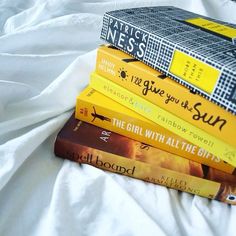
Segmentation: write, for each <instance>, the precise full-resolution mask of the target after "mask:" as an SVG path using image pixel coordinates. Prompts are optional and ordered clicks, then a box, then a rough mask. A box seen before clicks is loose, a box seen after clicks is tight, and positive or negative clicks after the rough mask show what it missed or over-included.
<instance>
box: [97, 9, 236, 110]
mask: <svg viewBox="0 0 236 236" xmlns="http://www.w3.org/2000/svg"><path fill="white" fill-rule="evenodd" d="M101 38H102V39H104V40H105V41H107V42H108V43H110V44H112V45H113V46H115V47H117V48H119V49H121V50H123V51H125V52H126V53H128V54H130V55H132V56H133V57H135V58H136V59H138V60H140V61H143V62H144V63H146V64H147V65H149V66H151V67H153V68H154V69H156V70H159V71H161V72H162V73H164V74H166V75H168V76H169V77H171V78H173V79H175V80H176V81H177V82H178V83H180V84H182V85H184V86H186V87H188V88H189V89H190V90H191V91H192V92H196V93H199V94H200V95H202V96H203V97H205V98H207V99H208V100H210V101H212V102H214V103H216V104H218V105H219V106H221V107H223V108H224V109H226V110H228V111H230V112H232V113H233V114H236V25H234V24H229V23H225V22H222V21H218V20H215V19H211V18H209V17H205V16H201V15H198V14H195V13H192V12H188V11H185V10H182V9H178V8H175V7H169V6H164V7H163V6H162V7H143V8H131V9H122V10H116V11H111V12H107V13H105V15H104V17H103V27H102V31H101Z"/></svg>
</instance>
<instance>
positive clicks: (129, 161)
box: [54, 114, 236, 204]
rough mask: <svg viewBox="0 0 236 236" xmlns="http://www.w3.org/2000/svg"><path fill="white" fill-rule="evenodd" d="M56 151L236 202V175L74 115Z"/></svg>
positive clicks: (57, 154)
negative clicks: (95, 124) (114, 131)
mask: <svg viewBox="0 0 236 236" xmlns="http://www.w3.org/2000/svg"><path fill="white" fill-rule="evenodd" d="M54 152H55V155H56V156H58V157H61V158H65V159H69V160H71V161H75V162H78V163H85V164H89V165H93V166H95V167H98V168H100V169H104V170H107V171H111V172H115V173H119V174H123V175H127V176H130V177H133V178H138V179H141V180H144V181H147V182H152V183H155V184H159V185H164V186H167V187H170V188H174V189H177V190H181V191H185V192H189V193H192V194H196V195H199V196H203V197H207V198H210V199H215V200H219V201H222V202H225V203H229V204H236V176H234V175H230V174H226V173H224V172H221V171H218V170H216V169H213V168H209V167H207V166H204V165H201V164H199V163H196V162H193V161H190V160H188V159H185V158H181V157H179V156H177V155H174V154H171V153H167V152H165V151H162V150H160V149H157V148H154V147H151V146H149V145H147V144H144V143H141V142H139V141H135V140H133V139H130V138H128V137H125V136H121V135H119V134H116V133H113V132H111V131H108V130H104V129H102V128H99V127H97V126H93V125H91V124H88V123H85V122H82V121H80V120H77V119H75V118H74V114H73V115H72V116H71V118H70V119H69V120H68V121H67V123H66V124H65V125H64V127H63V128H62V129H61V131H60V132H59V134H58V135H57V138H56V141H55V145H54Z"/></svg>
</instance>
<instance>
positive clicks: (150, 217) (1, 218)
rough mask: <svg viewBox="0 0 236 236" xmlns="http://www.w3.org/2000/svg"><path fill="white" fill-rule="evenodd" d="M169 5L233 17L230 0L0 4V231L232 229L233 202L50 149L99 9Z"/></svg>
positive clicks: (4, 234)
mask: <svg viewBox="0 0 236 236" xmlns="http://www.w3.org/2000/svg"><path fill="white" fill-rule="evenodd" d="M155 5H173V6H176V7H180V8H183V9H186V10H190V11H193V12H196V13H200V14H203V15H207V16H210V17H213V18H217V19H220V20H225V21H228V22H231V23H236V14H235V12H236V3H235V2H234V1H230V0H228V1H227V0H218V1H217V0H205V1H203V0H202V1H200V0H195V1H194V0H192V1H191V0H179V1H165V0H148V1H141V0H127V1H125V0H119V1H110V0H103V1H102V0H90V1H85V0H79V1H76V0H61V1H56V0H24V1H23V0H17V1H13V0H8V1H1V3H0V12H1V14H0V31H1V36H0V235H1V236H13V235H22V236H25V235H50V236H51V235H70V236H73V235H89V236H93V235H94V236H95V235H96V236H99V235H101V236H104V235H119V236H120V235H124V236H130V235H142V236H143V235H158V236H159V235H177V236H178V235H179V236H180V235H181V236H182V235H191V236H194V235H208V236H210V235H212V236H213V235H214V236H216V235H235V222H236V207H233V206H230V205H227V204H224V203H220V202H217V201H214V200H209V199H206V198H202V197H199V196H194V195H191V194H188V193H183V192H179V191H177V190H173V189H168V188H166V187H163V186H158V185H154V184H151V183H146V182H143V181H140V180H136V179H132V178H129V177H125V176H121V175H118V174H114V173H110V172H106V171H102V170H100V169H97V168H95V167H92V166H89V165H81V166H80V165H78V164H77V163H73V162H71V161H68V160H63V159H61V158H58V157H55V155H54V152H53V145H54V141H55V138H56V135H57V133H58V131H59V130H60V129H61V128H62V126H63V124H64V123H65V122H66V120H67V119H68V118H69V117H70V115H71V114H72V112H73V109H74V106H75V98H76V96H77V94H78V93H79V92H80V91H82V89H83V88H84V87H85V86H86V85H87V84H88V81H89V73H90V72H91V71H92V70H93V69H94V66H95V59H96V48H97V47H98V46H99V45H100V44H102V43H103V42H102V41H101V40H100V37H99V36H100V30H101V25H102V16H103V13H104V12H105V11H109V10H113V9H119V8H128V7H138V6H155Z"/></svg>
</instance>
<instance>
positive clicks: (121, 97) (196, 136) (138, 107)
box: [90, 73, 236, 167]
mask: <svg viewBox="0 0 236 236" xmlns="http://www.w3.org/2000/svg"><path fill="white" fill-rule="evenodd" d="M90 85H91V87H92V88H94V89H95V90H97V91H99V92H101V93H103V94H106V96H108V97H110V98H112V99H113V100H115V101H116V102H119V103H120V104H122V105H124V106H126V107H128V108H129V109H132V110H134V111H136V112H137V113H139V114H141V115H142V116H144V117H146V118H147V119H149V120H151V121H153V122H155V123H156V124H159V125H161V126H162V127H164V128H166V129H168V130H170V131H171V132H173V133H175V134H177V135H179V136H180V137H183V138H184V139H186V140H188V141H189V142H190V143H193V144H195V145H197V146H200V147H202V148H204V149H205V150H207V151H208V152H210V153H212V154H213V155H216V156H220V157H221V158H222V160H224V161H226V162H227V163H229V164H231V165H232V166H234V167H235V166H236V148H235V147H233V146H231V145H229V144H228V143H225V142H223V141H222V140H220V139H218V138H216V137H215V136H212V135H210V134H209V133H207V132H205V131H203V130H201V129H199V128H198V127H196V126H194V125H192V124H190V123H188V122H186V121H184V120H183V119H180V118H179V117H177V116H175V115H173V114H172V113H170V112H167V111H165V110H164V109H162V108H160V107H158V106H157V105H154V104H153V103H151V102H149V101H147V100H146V99H144V98H142V97H140V96H138V95H136V94H134V93H132V92H130V91H129V90H127V89H125V88H123V87H121V86H119V85H117V84H115V83H113V82H112V81H110V80H108V79H106V78H104V77H102V76H100V75H98V74H96V73H92V74H91V78H90Z"/></svg>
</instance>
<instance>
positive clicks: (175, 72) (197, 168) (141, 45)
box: [55, 6, 236, 204]
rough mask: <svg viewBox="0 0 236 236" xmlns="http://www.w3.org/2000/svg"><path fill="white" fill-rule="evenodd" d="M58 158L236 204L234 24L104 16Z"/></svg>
mask: <svg viewBox="0 0 236 236" xmlns="http://www.w3.org/2000/svg"><path fill="white" fill-rule="evenodd" d="M101 38H102V39H104V40H105V41H106V42H107V43H108V44H107V45H102V46H100V47H99V48H98V50H97V61H96V68H95V70H94V72H91V79H90V83H89V85H88V87H87V88H85V89H84V91H82V92H81V93H80V94H79V95H78V97H77V101H76V110H75V114H73V116H72V117H71V118H70V119H69V120H68V122H67V123H66V124H65V126H64V127H63V128H62V130H61V131H60V132H59V134H58V136H57V139H56V142H55V154H56V155H57V156H59V157H63V158H66V159H70V160H72V161H76V162H78V163H86V164H90V165H93V166H96V167H98V168H101V169H104V170H108V171H112V172H115V173H119V174H123V175H127V176H130V177H134V178H138V179H142V180H145V181H148V182H152V183H155V184H160V185H164V186H167V187H170V188H174V189H177V190H181V191H185V192H189V193H192V194H196V195H200V196H204V197H207V198H210V199H215V200H219V201H222V202H226V203H229V204H236V171H235V166H236V122H235V121H236V118H235V114H236V46H235V44H236V26H235V25H233V24H227V23H225V22H221V21H217V20H214V19H210V18H207V17H204V16H201V15H197V14H194V13H191V12H187V11H184V10H182V9H178V8H175V7H167V6H165V7H145V8H132V9H122V10H116V11H112V12H108V13H105V15H104V17H103V27H102V31H101Z"/></svg>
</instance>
